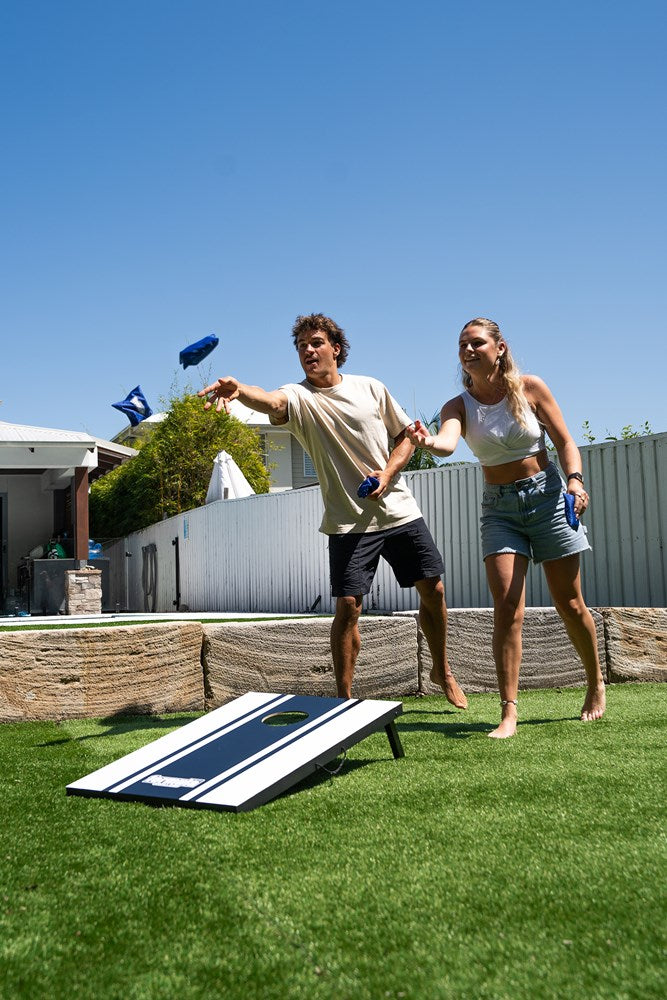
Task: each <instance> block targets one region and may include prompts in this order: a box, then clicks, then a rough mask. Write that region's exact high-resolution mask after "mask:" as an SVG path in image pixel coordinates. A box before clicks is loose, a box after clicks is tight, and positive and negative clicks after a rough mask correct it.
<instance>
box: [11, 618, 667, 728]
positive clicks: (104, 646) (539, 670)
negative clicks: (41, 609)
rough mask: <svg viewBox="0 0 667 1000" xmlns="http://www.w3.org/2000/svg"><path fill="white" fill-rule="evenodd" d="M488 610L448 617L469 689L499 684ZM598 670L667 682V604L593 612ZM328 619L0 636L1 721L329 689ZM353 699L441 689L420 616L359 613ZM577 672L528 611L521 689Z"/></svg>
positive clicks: (545, 625)
mask: <svg viewBox="0 0 667 1000" xmlns="http://www.w3.org/2000/svg"><path fill="white" fill-rule="evenodd" d="M492 615H493V612H492V611H491V609H488V608H480V609H465V608H461V609H454V610H452V611H450V612H449V638H448V647H449V659H450V662H451V664H452V667H453V668H454V670H455V673H456V675H457V677H458V679H459V680H460V681H461V684H462V686H463V688H464V689H465V690H467V691H491V690H497V688H496V683H495V671H494V667H493V658H492V656H491V626H492ZM593 616H594V618H595V621H596V626H597V629H598V640H599V644H600V658H601V661H602V665H603V673H605V676H606V679H607V680H608V681H611V682H620V681H628V680H632V681H665V680H667V609H665V608H649V609H644V608H600V609H597V610H596V611H594V613H593ZM330 624H331V619H330V618H307V619H282V620H276V621H263V622H252V621H248V622H220V623H216V624H207V625H201V624H200V623H198V622H167V623H164V622H163V623H156V624H154V625H153V624H149V625H122V626H118V625H116V626H113V627H100V628H81V629H77V628H68V629H57V630H46V629H44V630H34V631H27V630H26V631H20V630H18V629H17V630H16V631H15V632H5V633H0V721H2V722H12V721H21V720H24V719H25V720H27V719H68V718H86V717H99V716H107V715H118V714H127V715H130V714H140V713H157V712H169V711H191V710H202V709H203V708H204V707H206V708H207V709H210V708H215V707H216V706H218V705H220V704H222V703H223V702H225V701H228V700H229V699H230V698H234V697H236V696H237V695H240V694H244V693H245V692H246V691H253V690H254V691H277V692H281V693H282V692H285V693H292V692H294V693H296V694H299V693H300V694H321V695H335V693H336V688H335V683H334V677H333V667H332V662H331V653H330V651H329V628H330ZM360 628H361V636H362V649H361V653H360V655H359V660H358V663H357V670H356V674H355V684H354V694H355V695H357V696H359V697H362V698H400V697H405V696H409V695H414V694H417V693H424V694H431V693H436V692H437V691H439V688H436V687H434V685H433V684H431V682H430V680H429V678H428V674H429V671H430V667H431V661H430V656H429V654H428V649H427V647H426V643H425V641H424V637H423V635H422V633H421V629H420V628H419V625H418V620H417V615H416V613H413V612H411V613H405V614H399V615H394V616H391V617H376V616H363V617H362V619H361V625H360ZM583 683H584V674H583V670H582V669H581V666H580V664H579V660H578V658H577V656H576V655H575V653H574V651H573V650H572V647H571V645H570V643H569V641H568V640H567V637H566V635H565V630H564V628H563V626H562V623H561V622H560V619H559V618H558V615H557V614H556V612H555V611H554V610H553V609H551V608H529V609H527V612H526V620H525V625H524V659H523V664H522V671H521V687H522V688H529V687H562V686H567V685H570V686H572V685H574V686H577V685H581V684H583Z"/></svg>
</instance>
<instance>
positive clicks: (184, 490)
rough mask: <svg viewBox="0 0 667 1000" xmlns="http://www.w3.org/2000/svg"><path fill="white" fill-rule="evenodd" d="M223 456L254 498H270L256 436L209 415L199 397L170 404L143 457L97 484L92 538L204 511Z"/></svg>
mask: <svg viewBox="0 0 667 1000" xmlns="http://www.w3.org/2000/svg"><path fill="white" fill-rule="evenodd" d="M219 451H227V452H229V454H230V455H231V456H232V458H233V459H234V461H235V462H236V464H237V465H238V466H239V468H240V469H241V471H242V472H243V474H244V476H245V477H246V479H247V480H248V482H249V483H250V485H251V486H252V488H253V489H254V491H255V493H268V490H269V474H268V472H267V470H266V468H265V467H264V464H263V462H262V457H261V442H260V437H259V434H258V433H257V431H254V430H252V429H251V428H250V427H247V426H246V425H245V424H244V423H242V422H241V421H240V420H237V419H236V418H235V417H231V416H228V415H227V414H226V413H224V412H223V413H220V414H215V413H211V412H208V413H207V412H206V411H205V410H204V408H203V406H202V401H201V399H199V398H198V397H197V396H192V395H187V394H186V395H183V396H181V397H179V398H174V399H172V400H171V401H170V406H169V411H168V414H167V416H166V417H165V419H164V420H163V421H162V423H160V424H158V425H157V427H156V429H155V431H154V432H153V434H152V435H151V436H150V437H149V438H148V439H147V440H146V441H145V442H144V443H143V445H142V447H141V449H140V451H139V454H138V455H137V456H136V457H135V458H133V459H131V460H130V461H129V462H126V463H125V464H124V465H121V466H119V467H118V468H117V469H114V470H113V471H112V472H110V473H108V474H107V475H106V476H103V477H102V478H101V479H99V480H98V481H97V482H95V483H94V484H93V486H92V488H91V491H90V526H91V535H92V537H94V538H95V537H97V538H117V537H119V536H121V535H126V534H128V533H129V532H131V531H137V530H139V529H140V528H145V527H147V526H148V525H149V524H154V523H155V522H156V521H161V520H163V519H164V518H165V517H172V516H173V515H174V514H181V513H182V512H183V511H186V510H191V509H192V508H193V507H201V506H202V505H203V504H204V502H205V499H206V491H207V489H208V484H209V481H210V478H211V472H212V470H213V460H214V458H215V456H216V455H217V454H218V452H219Z"/></svg>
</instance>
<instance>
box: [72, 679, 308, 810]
mask: <svg viewBox="0 0 667 1000" xmlns="http://www.w3.org/2000/svg"><path fill="white" fill-rule="evenodd" d="M290 697H292V695H277V694H274V693H264V692H263V693H260V692H257V691H250V692H248V694H244V695H242V696H241V697H240V698H236V699H235V700H234V701H231V702H229V703H228V704H227V705H222V706H221V707H220V708H216V709H215V710H214V711H213V712H209V713H208V714H207V715H202V716H201V718H199V719H193V721H192V722H189V723H187V738H188V745H189V744H190V741H195V740H200V739H203V738H205V737H206V736H207V735H208V734H209V733H210V732H211V731H212V730H213V729H215V730H216V731H219V730H220V728H221V727H222V726H226V725H230V724H232V723H233V722H234V721H235V720H237V719H238V718H239V716H245V715H247V714H248V713H249V712H255V715H257V714H261V713H262V712H265V711H266V709H267V708H268V707H269V706H270V705H271V706H273V705H274V704H275V705H280V704H281V703H282V702H283V701H285V699H286V698H290ZM185 728H186V727H184V726H181V727H180V728H179V729H176V730H174V732H172V733H166V734H165V735H164V736H161V737H160V738H159V739H157V740H154V741H153V742H152V743H149V744H148V745H147V746H145V747H140V748H139V749H138V750H133V751H132V752H131V753H129V754H127V755H126V756H125V757H121V758H120V759H119V760H115V761H112V763H110V764H105V766H104V767H101V768H99V770H97V771H93V772H92V773H91V774H89V775H87V776H86V777H85V778H80V779H79V780H78V781H73V782H71V784H69V785H68V786H67V787H68V788H81V789H85V790H87V791H98V792H102V791H106V790H107V789H109V788H110V787H111V786H112V785H114V784H115V783H116V782H119V781H122V780H123V779H124V778H126V777H127V775H128V774H136V772H137V771H140V770H144V769H145V768H147V767H148V766H149V765H153V766H155V763H156V762H158V761H159V762H160V763H161V762H162V759H163V758H164V757H168V756H170V755H171V754H173V753H175V752H176V751H178V750H180V749H181V747H182V746H183V731H184V729H185Z"/></svg>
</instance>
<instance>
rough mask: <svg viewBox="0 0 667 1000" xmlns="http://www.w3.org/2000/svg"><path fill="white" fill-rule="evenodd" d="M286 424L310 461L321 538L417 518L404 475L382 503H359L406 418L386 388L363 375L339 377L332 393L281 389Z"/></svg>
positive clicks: (304, 387) (298, 386)
mask: <svg viewBox="0 0 667 1000" xmlns="http://www.w3.org/2000/svg"><path fill="white" fill-rule="evenodd" d="M280 391H281V392H284V393H285V395H286V396H287V400H288V404H289V410H288V420H287V424H285V425H283V426H286V427H289V429H290V431H291V432H292V434H293V435H294V437H295V438H296V439H297V441H299V442H300V443H301V444H302V445H303V447H304V448H305V450H306V451H307V452H308V454H309V455H310V457H311V458H312V460H313V465H314V466H315V469H316V470H317V475H318V478H319V481H320V489H321V490H322V499H323V500H324V517H323V519H322V524H321V525H320V531H322V532H324V534H325V535H338V534H347V533H348V532H367V531H384V530H385V529H386V528H395V527H397V526H399V525H401V524H407V523H408V522H410V521H414V520H416V519H417V518H418V517H421V516H422V514H421V511H420V509H419V507H418V506H417V502H416V500H415V498H414V497H413V495H412V493H411V492H410V490H409V489H408V486H407V484H406V482H405V480H404V479H403V477H402V476H396V477H395V478H394V480H393V481H392V482H391V483H390V484H389V486H388V487H387V490H386V492H385V493H384V495H383V496H382V498H381V499H380V500H360V499H359V497H358V496H357V489H358V487H359V484H360V483H361V482H362V481H363V480H364V479H365V478H366V476H367V475H369V473H371V472H373V471H374V470H375V469H384V467H385V466H386V464H387V461H388V459H389V454H390V452H391V449H392V447H393V443H394V439H395V438H397V437H398V435H399V434H400V433H401V431H403V430H405V428H406V427H407V426H408V425H409V423H410V418H409V417H408V416H407V414H406V413H405V412H404V411H403V410H402V409H401V407H400V406H399V405H398V403H397V402H396V400H394V399H393V398H392V397H391V395H390V394H389V391H388V389H387V388H386V386H384V385H383V384H382V382H378V381H377V379H374V378H368V377H367V376H365V375H343V376H342V381H341V382H339V383H338V385H335V386H333V387H332V388H330V389H318V388H316V387H315V386H312V385H310V383H309V382H308V381H307V379H304V381H303V382H299V383H291V384H290V385H283V386H281V387H280Z"/></svg>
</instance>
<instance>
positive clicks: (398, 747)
mask: <svg viewBox="0 0 667 1000" xmlns="http://www.w3.org/2000/svg"><path fill="white" fill-rule="evenodd" d="M384 730H385V732H386V734H387V736H388V737H389V745H390V746H391V752H392V753H393V755H394V758H395V759H396V760H398V758H399V757H405V750H404V749H403V746H402V744H401V737H400V736H399V735H398V729H397V728H396V723H395V722H394V721H393V720H392V721H391V722H389V723H387V725H386V726H385V727H384Z"/></svg>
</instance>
